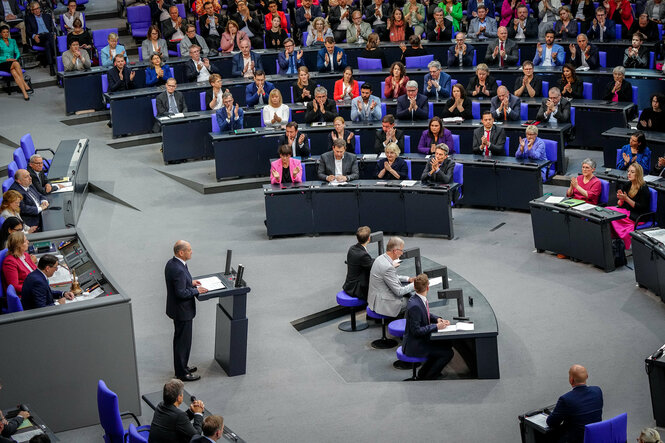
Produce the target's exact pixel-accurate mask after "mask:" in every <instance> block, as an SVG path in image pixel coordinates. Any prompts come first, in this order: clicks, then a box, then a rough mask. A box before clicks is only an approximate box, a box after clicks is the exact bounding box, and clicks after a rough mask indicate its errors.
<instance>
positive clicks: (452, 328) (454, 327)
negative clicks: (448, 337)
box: [436, 325, 457, 332]
mask: <svg viewBox="0 0 665 443" xmlns="http://www.w3.org/2000/svg"><path fill="white" fill-rule="evenodd" d="M456 331H457V325H448V326H446V327H445V328H443V329H439V330H438V331H436V332H456Z"/></svg>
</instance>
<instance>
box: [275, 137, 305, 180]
mask: <svg viewBox="0 0 665 443" xmlns="http://www.w3.org/2000/svg"><path fill="white" fill-rule="evenodd" d="M277 153H278V154H279V160H275V161H274V162H272V163H271V164H270V183H272V184H276V183H277V184H281V183H301V182H302V165H301V164H300V160H296V159H295V158H293V157H292V156H293V149H292V148H291V146H289V145H282V146H280V147H279V149H278V150H277Z"/></svg>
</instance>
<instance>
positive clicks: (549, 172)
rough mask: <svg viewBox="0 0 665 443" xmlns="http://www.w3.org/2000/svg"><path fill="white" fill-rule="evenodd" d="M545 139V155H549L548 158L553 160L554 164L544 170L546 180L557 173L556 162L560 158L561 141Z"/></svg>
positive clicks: (544, 179)
mask: <svg viewBox="0 0 665 443" xmlns="http://www.w3.org/2000/svg"><path fill="white" fill-rule="evenodd" d="M543 141H544V142H545V155H546V156H547V159H548V160H549V161H551V162H552V164H551V165H550V166H549V167H548V168H547V169H546V170H545V171H543V181H546V180H548V179H549V178H550V177H551V176H553V175H554V174H555V173H556V163H557V161H558V160H559V158H558V157H559V155H558V154H559V151H558V148H559V142H557V141H556V140H546V139H543Z"/></svg>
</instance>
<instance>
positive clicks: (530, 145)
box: [515, 125, 547, 160]
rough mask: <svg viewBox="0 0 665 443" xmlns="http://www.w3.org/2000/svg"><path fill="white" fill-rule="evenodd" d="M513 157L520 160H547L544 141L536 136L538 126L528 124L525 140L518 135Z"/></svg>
mask: <svg viewBox="0 0 665 443" xmlns="http://www.w3.org/2000/svg"><path fill="white" fill-rule="evenodd" d="M515 158H517V159H520V160H522V159H523V160H547V155H546V152H545V142H544V141H543V140H542V139H541V138H538V126H536V125H529V126H527V127H526V140H525V139H523V138H522V137H520V144H519V147H518V148H517V152H515Z"/></svg>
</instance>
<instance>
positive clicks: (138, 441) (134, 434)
mask: <svg viewBox="0 0 665 443" xmlns="http://www.w3.org/2000/svg"><path fill="white" fill-rule="evenodd" d="M128 434H129V443H148V440H146V439H145V438H143V437H142V436H141V434H139V431H138V430H137V429H136V426H134V423H130V424H129V431H128Z"/></svg>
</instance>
